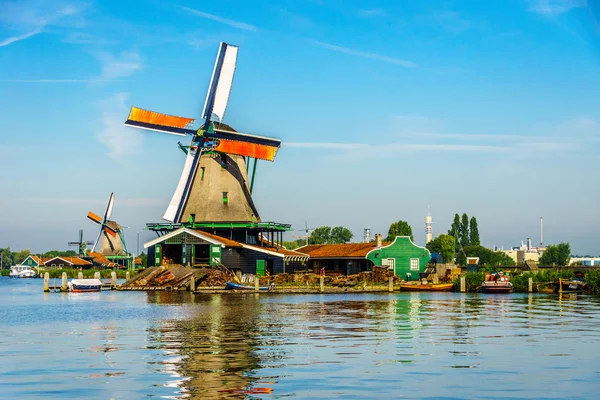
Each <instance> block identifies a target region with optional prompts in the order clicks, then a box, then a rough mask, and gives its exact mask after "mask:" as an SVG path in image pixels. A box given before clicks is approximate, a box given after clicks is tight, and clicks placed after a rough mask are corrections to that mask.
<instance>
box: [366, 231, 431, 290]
mask: <svg viewBox="0 0 600 400" xmlns="http://www.w3.org/2000/svg"><path fill="white" fill-rule="evenodd" d="M366 258H367V260H370V261H371V262H372V263H373V265H376V266H385V265H387V266H388V267H391V268H392V269H393V270H394V274H395V275H397V276H398V277H400V279H404V280H407V281H414V280H418V279H419V277H420V274H421V273H423V272H425V268H426V267H427V263H428V262H429V260H431V253H430V252H429V250H427V249H426V248H425V247H421V246H417V245H416V244H414V243H413V241H412V240H410V237H408V236H397V237H396V239H395V240H394V241H393V242H392V243H391V244H388V245H385V246H382V247H377V248H375V249H373V250H371V251H370V252H369V253H367V256H366Z"/></svg>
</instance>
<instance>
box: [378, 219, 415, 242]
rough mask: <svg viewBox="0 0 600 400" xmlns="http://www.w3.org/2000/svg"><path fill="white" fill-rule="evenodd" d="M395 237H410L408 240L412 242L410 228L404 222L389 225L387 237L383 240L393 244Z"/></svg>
mask: <svg viewBox="0 0 600 400" xmlns="http://www.w3.org/2000/svg"><path fill="white" fill-rule="evenodd" d="M396 236H410V240H414V238H413V233H412V228H411V227H410V225H409V224H408V222H406V221H402V220H400V221H398V222H394V223H392V224H391V225H390V229H389V230H388V235H387V237H386V238H385V241H386V242H393V241H394V239H396Z"/></svg>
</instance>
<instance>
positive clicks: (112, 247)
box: [87, 193, 127, 256]
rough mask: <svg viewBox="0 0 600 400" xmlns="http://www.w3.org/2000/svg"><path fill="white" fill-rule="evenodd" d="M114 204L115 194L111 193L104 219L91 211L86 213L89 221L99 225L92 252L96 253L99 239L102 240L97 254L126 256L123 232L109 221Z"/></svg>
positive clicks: (116, 224)
mask: <svg viewBox="0 0 600 400" xmlns="http://www.w3.org/2000/svg"><path fill="white" fill-rule="evenodd" d="M114 202H115V194H114V193H111V194H110V197H109V198H108V204H107V205H106V211H105V212H104V217H100V216H98V215H96V214H94V213H93V212H91V211H90V212H88V215H87V217H88V219H89V220H90V221H92V222H93V223H95V224H97V225H100V232H98V237H97V238H96V242H94V247H92V251H96V247H97V246H98V242H100V238H102V242H101V244H100V250H99V252H100V253H101V254H103V255H105V256H112V255H126V254H127V246H126V244H125V238H124V236H123V232H122V231H121V229H122V228H123V227H122V226H121V225H119V224H118V223H116V222H115V221H111V220H110V219H109V218H110V216H111V214H112V209H113V204H114Z"/></svg>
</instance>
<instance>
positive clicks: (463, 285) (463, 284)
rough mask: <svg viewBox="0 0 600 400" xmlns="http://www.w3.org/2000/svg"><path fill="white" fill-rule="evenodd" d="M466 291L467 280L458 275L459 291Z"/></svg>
mask: <svg viewBox="0 0 600 400" xmlns="http://www.w3.org/2000/svg"><path fill="white" fill-rule="evenodd" d="M466 291H467V282H466V278H465V277H464V276H461V277H460V292H461V293H464V292H466Z"/></svg>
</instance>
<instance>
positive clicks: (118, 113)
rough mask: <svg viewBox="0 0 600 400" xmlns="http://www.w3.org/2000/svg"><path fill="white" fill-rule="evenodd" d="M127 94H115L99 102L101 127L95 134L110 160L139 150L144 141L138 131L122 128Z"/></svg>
mask: <svg viewBox="0 0 600 400" xmlns="http://www.w3.org/2000/svg"><path fill="white" fill-rule="evenodd" d="M128 96H129V94H128V93H116V94H114V95H113V96H111V97H109V98H108V99H105V100H103V101H101V102H100V107H101V109H102V127H101V128H100V131H99V132H98V133H97V134H96V138H97V139H98V141H100V143H102V144H104V145H105V146H106V147H107V148H108V153H107V155H108V156H109V157H110V158H115V159H116V158H120V157H123V156H127V155H130V154H135V153H138V152H139V151H140V150H141V147H142V143H143V140H144V137H143V135H142V134H141V132H140V131H139V130H138V129H131V128H127V127H125V126H123V115H127V110H128V109H129V107H128V106H127V104H126V101H127V98H128Z"/></svg>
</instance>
